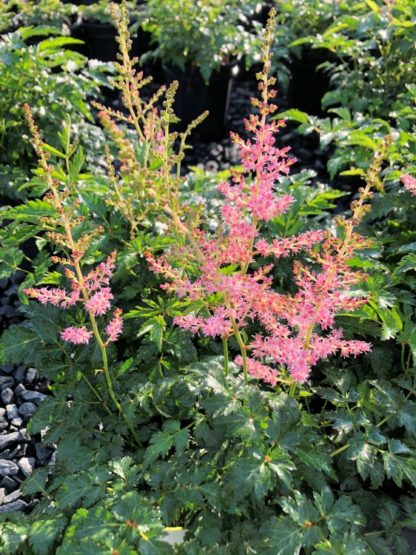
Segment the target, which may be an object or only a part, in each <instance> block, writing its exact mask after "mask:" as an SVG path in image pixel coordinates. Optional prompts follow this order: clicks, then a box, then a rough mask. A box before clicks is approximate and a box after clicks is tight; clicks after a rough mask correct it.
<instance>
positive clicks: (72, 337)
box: [61, 326, 91, 345]
mask: <svg viewBox="0 0 416 555" xmlns="http://www.w3.org/2000/svg"><path fill="white" fill-rule="evenodd" d="M90 337H91V332H90V331H88V330H87V328H86V327H85V326H82V327H81V328H76V327H74V326H70V327H69V328H65V329H64V330H62V331H61V338H62V339H63V340H64V341H68V342H69V343H74V344H75V345H86V344H87V343H88V342H89V340H90Z"/></svg>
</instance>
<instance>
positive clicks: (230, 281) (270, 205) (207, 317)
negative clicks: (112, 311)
mask: <svg viewBox="0 0 416 555" xmlns="http://www.w3.org/2000/svg"><path fill="white" fill-rule="evenodd" d="M274 18H275V13H274V11H272V13H271V17H270V19H269V23H268V26H267V29H266V36H265V47H264V55H263V63H264V67H263V71H262V72H260V73H259V74H258V75H257V78H258V82H259V85H258V88H259V92H260V97H259V98H254V99H252V104H253V106H254V107H255V108H257V111H258V113H257V114H256V115H250V117H249V118H248V120H246V121H245V127H246V129H247V131H248V132H249V133H250V134H251V138H249V139H248V140H244V139H242V138H241V137H240V136H238V135H237V134H232V139H233V141H234V143H235V144H237V145H238V146H239V149H240V154H241V160H242V165H243V168H244V172H243V173H242V172H239V171H234V172H233V173H232V178H231V182H225V183H221V184H220V185H219V187H218V189H219V192H220V193H221V194H222V196H223V202H222V204H221V206H220V209H219V210H220V215H221V221H222V223H221V225H220V226H219V227H218V229H217V230H216V231H215V232H214V233H209V232H207V231H205V229H204V227H203V226H199V227H195V226H193V227H192V228H189V227H187V225H186V222H184V221H183V219H181V218H179V217H178V216H177V215H175V214H174V211H173V210H172V209H169V212H170V214H171V217H172V225H173V226H174V228H175V229H176V232H177V233H178V235H180V236H181V237H182V238H183V240H182V241H181V242H179V246H173V247H171V248H170V250H168V251H167V252H165V253H164V255H162V256H160V257H158V258H157V257H154V256H153V255H152V254H150V253H149V254H148V255H147V259H148V262H149V264H150V266H151V268H152V269H153V270H154V271H155V272H156V273H158V274H161V275H163V276H165V278H167V279H168V281H167V283H165V284H164V285H162V287H163V288H164V289H166V290H168V291H172V292H175V293H176V294H177V295H178V296H179V297H180V298H186V299H188V300H190V301H194V302H195V306H198V307H202V308H199V309H198V310H197V311H195V312H193V313H190V314H187V315H185V316H179V317H176V318H175V322H176V324H177V325H179V326H180V327H182V328H184V329H187V330H189V331H190V332H192V333H195V334H197V333H199V334H202V335H205V336H209V337H221V338H222V339H223V345H224V349H225V348H227V349H228V339H229V338H230V337H232V336H234V338H235V339H236V341H237V343H238V346H239V349H240V355H239V356H237V357H236V358H235V359H234V361H235V362H236V363H237V364H238V365H239V366H241V367H242V370H243V374H244V377H245V380H246V381H247V379H248V374H251V375H252V376H254V377H256V378H258V379H261V380H263V381H265V382H267V383H269V384H271V385H275V384H276V383H277V382H278V381H280V382H288V383H290V384H292V389H293V387H295V386H296V384H297V383H303V382H305V381H306V380H307V379H308V377H309V375H310V372H311V369H312V367H313V366H314V365H315V364H316V363H317V362H318V361H320V360H323V359H326V358H327V357H329V356H330V355H333V354H335V353H336V352H340V354H341V356H350V355H352V356H357V355H358V354H360V353H363V352H367V351H369V350H370V345H369V344H368V343H366V342H364V341H356V340H346V339H345V338H344V337H343V333H342V330H341V329H339V328H337V327H336V326H335V316H336V314H337V313H339V312H341V311H342V312H345V311H352V310H355V309H356V308H357V307H359V306H360V305H361V304H362V303H363V302H365V300H364V299H363V298H362V297H360V296H359V295H355V294H353V292H352V286H353V285H356V284H357V283H359V282H360V281H362V280H363V278H364V274H363V273H361V272H357V271H354V270H353V269H352V268H351V267H350V265H349V260H350V259H351V258H352V257H353V256H354V255H355V253H356V251H358V250H360V249H363V248H366V247H367V246H368V245H369V243H368V242H367V241H366V240H365V239H364V238H363V237H362V236H360V235H359V234H358V233H357V232H356V231H355V228H356V226H357V225H358V223H359V222H360V221H361V218H362V216H363V214H364V213H365V211H366V209H367V200H368V199H369V198H370V197H371V189H372V188H373V187H374V184H375V183H374V179H370V178H369V179H368V181H367V185H366V187H363V188H362V189H361V190H360V194H359V198H358V200H357V201H355V202H354V204H353V206H352V216H351V218H349V219H347V220H341V219H339V220H338V222H337V223H338V230H337V233H336V234H333V233H331V232H329V231H327V230H312V231H307V232H305V233H302V234H300V235H297V236H291V237H276V238H274V239H273V240H272V241H270V240H266V239H265V238H264V237H263V236H262V232H263V230H264V224H266V223H267V222H269V221H270V220H272V219H273V218H275V217H277V216H280V215H282V214H284V213H285V212H286V211H287V210H288V208H289V207H290V205H291V203H292V201H293V199H292V197H291V196H290V195H286V194H285V195H282V194H279V192H278V184H279V181H280V180H281V179H282V177H283V176H285V175H287V174H288V173H289V169H290V166H291V165H292V164H293V163H294V162H295V159H294V158H291V157H289V150H290V149H289V147H284V148H279V147H277V146H276V142H275V135H276V133H277V132H278V131H279V129H280V128H281V127H283V126H284V125H285V122H284V121H274V120H271V118H270V116H272V115H273V114H274V113H275V111H276V109H277V107H276V105H275V104H273V102H272V101H273V99H274V98H275V96H276V90H275V89H274V88H273V86H274V85H275V79H274V78H273V77H271V76H270V67H271V43H272V38H273V31H272V29H273V25H274ZM380 157H382V154H381V155H380ZM376 165H377V164H376ZM378 169H379V168H378ZM372 171H373V172H375V171H376V169H375V167H373V170H372ZM373 177H374V176H373ZM301 251H302V252H303V258H302V260H303V261H300V260H295V262H294V264H293V280H294V283H295V284H296V287H297V291H296V293H295V294H293V295H290V294H282V293H279V292H277V291H276V290H275V289H274V288H273V279H272V277H271V271H272V269H273V267H274V266H275V265H276V264H277V263H278V261H279V260H280V259H281V258H283V257H287V256H296V255H298V254H299V253H300V252H301ZM305 260H306V262H305ZM253 323H254V324H256V325H257V326H258V327H259V328H260V330H261V331H260V332H259V333H257V334H255V335H254V336H253V337H249V334H248V330H247V328H248V326H251V325H252V324H253ZM225 360H226V366H227V367H228V353H227V355H226V357H225ZM284 369H286V371H288V372H289V375H290V378H289V380H288V379H287V377H286V373H285V372H284V371H283V370H284Z"/></svg>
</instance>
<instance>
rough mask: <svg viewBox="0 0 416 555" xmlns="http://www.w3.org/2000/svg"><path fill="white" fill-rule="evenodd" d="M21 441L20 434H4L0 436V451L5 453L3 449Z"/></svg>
mask: <svg viewBox="0 0 416 555" xmlns="http://www.w3.org/2000/svg"><path fill="white" fill-rule="evenodd" d="M19 439H20V434H19V432H12V433H11V434H4V435H2V436H0V451H3V449H6V447H8V446H9V445H11V444H12V443H16V441H19Z"/></svg>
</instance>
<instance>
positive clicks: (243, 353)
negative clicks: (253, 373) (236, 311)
mask: <svg viewBox="0 0 416 555" xmlns="http://www.w3.org/2000/svg"><path fill="white" fill-rule="evenodd" d="M231 324H232V326H233V330H234V334H235V338H236V339H237V343H238V346H239V347H240V351H241V357H242V359H243V375H244V383H248V371H247V347H246V345H245V343H244V340H243V338H242V336H241V333H240V330H239V329H238V327H237V324H236V321H235V320H234V318H231Z"/></svg>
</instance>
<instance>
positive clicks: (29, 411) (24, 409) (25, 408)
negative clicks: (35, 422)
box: [19, 402, 36, 419]
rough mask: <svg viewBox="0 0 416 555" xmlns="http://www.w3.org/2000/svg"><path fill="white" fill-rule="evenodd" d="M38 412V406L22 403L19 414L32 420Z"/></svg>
mask: <svg viewBox="0 0 416 555" xmlns="http://www.w3.org/2000/svg"><path fill="white" fill-rule="evenodd" d="M35 412H36V405H35V404H34V403H29V402H28V403H22V404H21V405H20V407H19V414H20V416H22V417H23V418H26V419H28V418H30V417H31V416H33V415H34V414H35Z"/></svg>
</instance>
